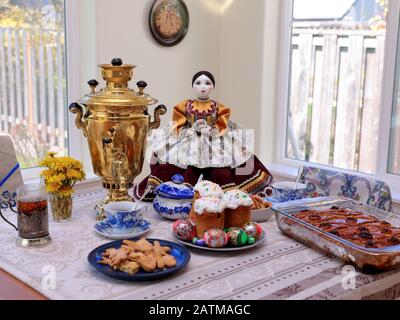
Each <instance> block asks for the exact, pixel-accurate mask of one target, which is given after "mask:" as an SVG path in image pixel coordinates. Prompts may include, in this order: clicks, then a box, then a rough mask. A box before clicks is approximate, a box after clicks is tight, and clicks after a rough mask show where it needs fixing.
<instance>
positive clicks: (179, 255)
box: [88, 238, 190, 281]
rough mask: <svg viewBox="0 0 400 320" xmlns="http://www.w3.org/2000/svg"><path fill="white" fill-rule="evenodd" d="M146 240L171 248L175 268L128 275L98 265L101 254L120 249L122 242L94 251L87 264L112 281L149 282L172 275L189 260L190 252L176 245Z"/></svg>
mask: <svg viewBox="0 0 400 320" xmlns="http://www.w3.org/2000/svg"><path fill="white" fill-rule="evenodd" d="M129 240H133V241H136V240H139V239H138V238H134V239H129ZM146 240H147V241H149V242H150V243H153V242H154V241H159V242H160V244H161V245H162V246H168V247H170V248H171V252H170V254H171V255H173V256H174V257H175V259H176V266H175V267H173V268H168V269H165V270H156V271H154V272H152V273H149V272H146V271H143V270H140V271H139V272H138V273H136V274H134V275H130V274H128V273H125V272H122V271H119V270H117V271H116V270H113V269H111V268H110V267H109V266H106V265H102V264H99V263H98V262H99V261H100V260H101V259H102V253H103V252H104V251H105V250H107V249H109V248H117V249H118V248H120V247H121V245H122V240H120V241H114V242H111V243H107V244H104V245H102V246H100V247H97V248H96V249H94V250H93V251H92V252H91V253H89V255H88V261H89V264H90V265H91V266H92V267H93V268H95V269H96V270H97V271H99V272H101V273H102V274H104V275H106V276H108V277H111V278H114V279H118V280H125V281H151V280H156V279H161V278H165V277H168V276H170V275H172V274H174V273H175V272H177V271H179V270H180V269H182V268H183V267H185V266H186V265H187V263H188V262H189V260H190V252H189V251H188V250H187V249H186V248H185V247H184V246H182V245H180V244H178V243H175V242H171V241H165V240H159V239H146Z"/></svg>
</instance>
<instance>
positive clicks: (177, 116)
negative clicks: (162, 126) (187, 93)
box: [172, 101, 187, 135]
mask: <svg viewBox="0 0 400 320" xmlns="http://www.w3.org/2000/svg"><path fill="white" fill-rule="evenodd" d="M186 103H187V102H186V101H183V102H181V103H180V104H178V105H177V106H175V107H174V111H173V114H172V121H173V122H174V127H173V129H174V132H176V133H177V134H178V135H179V133H180V131H181V129H182V127H183V126H185V124H186V122H187V118H186Z"/></svg>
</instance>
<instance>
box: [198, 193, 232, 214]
mask: <svg viewBox="0 0 400 320" xmlns="http://www.w3.org/2000/svg"><path fill="white" fill-rule="evenodd" d="M224 210H225V202H224V200H222V199H220V198H216V197H206V198H200V199H198V200H196V202H195V203H194V212H195V213H197V214H198V215H202V214H203V213H205V212H208V213H221V212H222V211H224Z"/></svg>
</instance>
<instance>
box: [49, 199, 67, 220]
mask: <svg viewBox="0 0 400 320" xmlns="http://www.w3.org/2000/svg"><path fill="white" fill-rule="evenodd" d="M49 197H50V207H51V212H52V214H53V220H54V221H55V222H66V221H70V220H71V218H72V195H69V196H63V195H60V194H58V193H50V195H49Z"/></svg>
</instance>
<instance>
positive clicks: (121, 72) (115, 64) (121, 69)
mask: <svg viewBox="0 0 400 320" xmlns="http://www.w3.org/2000/svg"><path fill="white" fill-rule="evenodd" d="M99 67H100V68H101V75H102V77H103V79H104V80H105V81H106V87H105V88H103V89H100V90H98V91H96V87H97V86H98V85H99V83H98V82H97V81H96V80H90V81H88V84H89V87H90V89H91V92H90V93H89V94H86V95H85V96H84V97H83V98H82V99H81V100H80V101H79V102H80V103H82V104H85V105H89V106H90V105H101V106H140V107H144V106H149V105H152V104H155V103H157V100H156V99H154V98H152V97H151V96H150V95H148V94H145V93H144V92H143V91H144V89H145V88H146V87H147V83H146V82H145V81H139V82H138V83H137V86H138V90H136V91H135V90H133V89H130V88H129V87H128V82H129V81H130V80H132V78H133V74H134V69H135V68H136V66H135V65H132V64H124V63H123V62H122V60H121V59H120V58H114V59H113V60H112V61H111V63H110V64H101V65H99Z"/></svg>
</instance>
